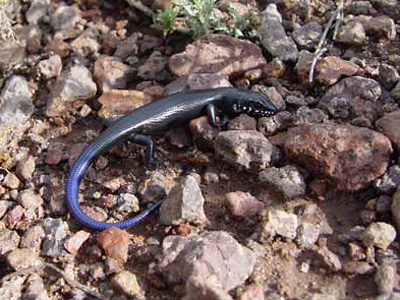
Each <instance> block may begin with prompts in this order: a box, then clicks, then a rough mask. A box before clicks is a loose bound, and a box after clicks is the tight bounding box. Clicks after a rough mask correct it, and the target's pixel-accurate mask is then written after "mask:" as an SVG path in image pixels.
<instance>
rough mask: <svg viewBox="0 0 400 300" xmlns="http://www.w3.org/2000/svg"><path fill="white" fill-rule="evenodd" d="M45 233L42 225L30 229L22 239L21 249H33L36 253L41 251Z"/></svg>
mask: <svg viewBox="0 0 400 300" xmlns="http://www.w3.org/2000/svg"><path fill="white" fill-rule="evenodd" d="M45 235H46V234H45V232H44V230H43V227H42V226H41V225H35V226H33V227H31V228H29V229H28V230H27V231H26V232H25V233H24V235H23V236H22V238H21V244H20V247H21V248H32V249H34V250H36V251H38V250H39V249H40V245H41V244H42V240H43V238H44V237H45Z"/></svg>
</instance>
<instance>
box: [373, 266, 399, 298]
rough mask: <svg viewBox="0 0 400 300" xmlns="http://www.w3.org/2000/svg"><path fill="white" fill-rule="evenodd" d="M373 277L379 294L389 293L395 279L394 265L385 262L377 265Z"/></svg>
mask: <svg viewBox="0 0 400 300" xmlns="http://www.w3.org/2000/svg"><path fill="white" fill-rule="evenodd" d="M374 279H375V283H376V285H377V287H378V292H379V293H380V294H386V295H389V294H391V293H392V291H393V287H394V284H395V279H396V266H395V265H393V264H387V263H384V264H382V265H379V266H378V268H377V269H376V272H375V277H374Z"/></svg>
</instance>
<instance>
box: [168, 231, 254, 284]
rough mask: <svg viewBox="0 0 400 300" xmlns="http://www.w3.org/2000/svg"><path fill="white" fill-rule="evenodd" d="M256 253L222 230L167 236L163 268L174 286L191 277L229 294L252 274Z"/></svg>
mask: <svg viewBox="0 0 400 300" xmlns="http://www.w3.org/2000/svg"><path fill="white" fill-rule="evenodd" d="M255 262H256V254H255V253H254V252H253V251H251V250H249V249H248V248H246V247H244V246H242V245H240V244H239V243H238V242H237V241H236V240H235V239H234V238H233V237H232V236H231V235H229V234H228V233H227V232H223V231H215V232H205V233H203V234H201V235H198V236H191V237H182V236H168V237H166V238H165V239H164V241H163V259H162V261H161V263H160V267H161V269H162V271H163V273H164V275H165V276H166V277H165V278H166V279H167V280H168V281H169V282H171V283H182V282H186V281H187V279H188V278H189V277H191V276H194V277H196V278H200V279H201V280H206V281H207V282H208V283H209V284H210V285H213V286H221V287H222V289H224V290H226V291H230V290H232V289H234V288H235V287H237V286H238V285H240V284H243V283H244V282H245V281H246V279H247V278H248V277H249V275H250V274H251V273H252V271H253V268H254V264H255Z"/></svg>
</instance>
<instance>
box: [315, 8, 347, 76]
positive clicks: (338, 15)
mask: <svg viewBox="0 0 400 300" xmlns="http://www.w3.org/2000/svg"><path fill="white" fill-rule="evenodd" d="M343 9H344V0H340V2H339V4H338V6H337V8H336V10H335V11H334V12H333V13H332V15H331V17H330V18H329V20H328V23H327V24H326V27H325V30H324V32H323V33H322V36H321V39H320V40H319V43H318V46H317V49H315V52H314V58H313V60H312V62H311V66H310V73H309V77H308V82H309V83H312V82H313V80H314V72H315V66H316V64H317V61H318V59H319V58H320V57H321V56H322V55H323V54H324V52H326V51H327V50H328V49H327V48H322V46H323V45H324V44H325V40H326V37H327V35H328V32H329V30H330V29H331V27H332V24H333V22H334V21H336V24H335V29H334V33H333V37H334V38H335V37H336V34H337V33H338V31H339V26H340V23H341V20H342V19H343Z"/></svg>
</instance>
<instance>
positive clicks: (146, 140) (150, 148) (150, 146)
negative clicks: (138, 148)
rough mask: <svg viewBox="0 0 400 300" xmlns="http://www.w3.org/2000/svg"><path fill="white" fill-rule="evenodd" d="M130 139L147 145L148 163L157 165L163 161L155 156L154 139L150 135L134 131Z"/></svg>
mask: <svg viewBox="0 0 400 300" xmlns="http://www.w3.org/2000/svg"><path fill="white" fill-rule="evenodd" d="M129 140H130V141H132V142H134V143H137V144H140V145H144V146H146V164H148V165H150V166H153V167H156V166H158V165H159V164H160V163H161V160H159V159H158V158H156V157H155V156H154V141H153V139H152V138H151V136H149V135H144V134H140V133H133V134H131V135H130V136H129Z"/></svg>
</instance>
